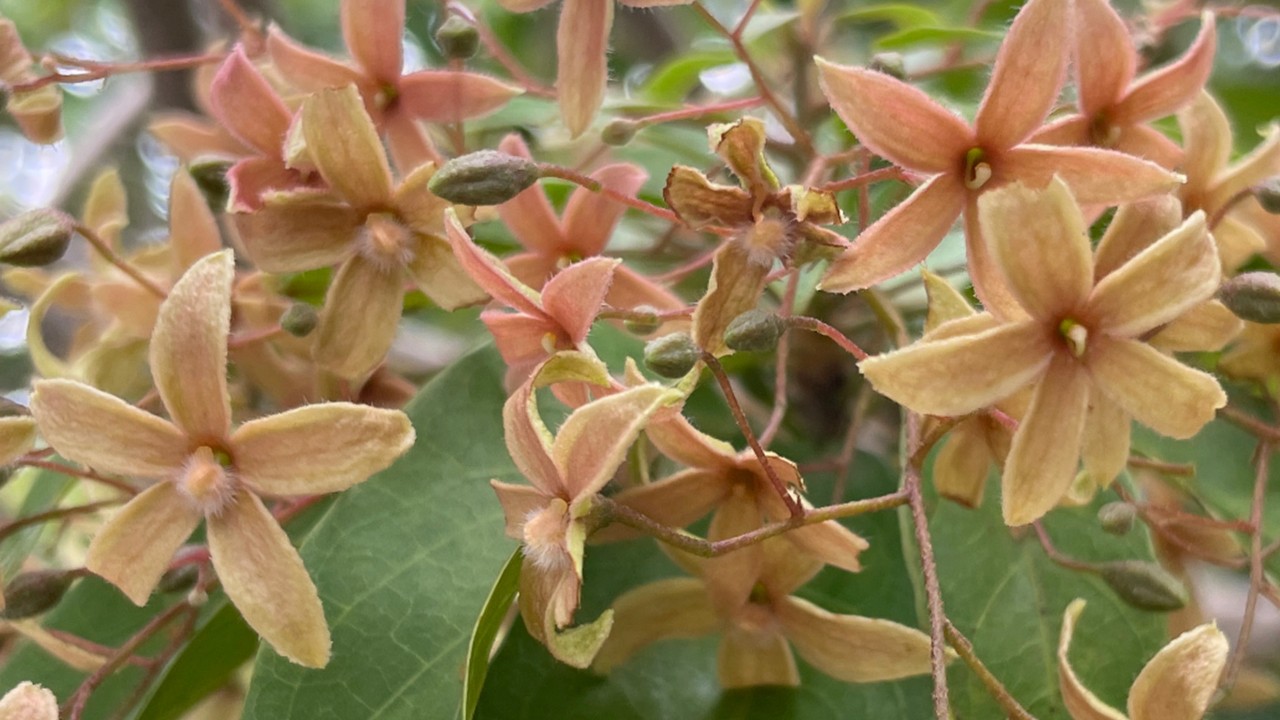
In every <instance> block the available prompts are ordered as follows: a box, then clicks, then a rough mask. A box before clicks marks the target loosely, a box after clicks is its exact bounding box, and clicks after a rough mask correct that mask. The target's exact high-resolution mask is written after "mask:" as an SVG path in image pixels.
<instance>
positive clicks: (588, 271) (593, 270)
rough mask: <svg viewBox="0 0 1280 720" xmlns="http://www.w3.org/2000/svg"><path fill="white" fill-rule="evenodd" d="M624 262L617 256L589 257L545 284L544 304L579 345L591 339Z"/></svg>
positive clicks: (562, 271)
mask: <svg viewBox="0 0 1280 720" xmlns="http://www.w3.org/2000/svg"><path fill="white" fill-rule="evenodd" d="M621 264H622V261H621V260H617V259H614V258H602V257H595V258H588V259H586V260H583V261H582V262H579V263H574V264H573V265H570V266H569V267H567V268H565V269H564V270H561V271H560V272H559V273H558V274H557V275H556V276H555V277H553V278H551V280H550V281H548V282H547V284H546V286H544V287H543V288H542V305H543V307H544V308H546V311H547V314H549V315H550V316H551V317H553V318H555V320H556V322H557V323H558V324H559V325H560V327H561V328H563V329H564V331H565V333H566V334H567V335H568V336H569V339H570V340H571V341H573V343H574V344H575V345H577V344H581V343H583V342H585V341H586V339H587V331H589V330H590V329H591V324H592V323H593V322H595V319H596V314H598V313H599V312H600V307H601V305H602V304H603V303H604V298H605V295H606V294H608V292H609V286H610V285H611V284H612V282H613V271H614V270H615V269H616V268H617V267H618V266H619V265H621Z"/></svg>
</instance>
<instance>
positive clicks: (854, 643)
mask: <svg viewBox="0 0 1280 720" xmlns="http://www.w3.org/2000/svg"><path fill="white" fill-rule="evenodd" d="M775 612H776V613H777V616H778V622H780V623H781V625H782V632H783V634H784V635H786V637H787V639H788V640H790V641H791V644H792V645H794V646H795V649H796V652H797V653H799V654H800V657H802V658H804V659H805V661H806V662H808V663H809V664H810V665H813V666H814V667H816V668H818V669H819V670H821V671H822V672H824V673H826V674H827V675H830V676H831V677H833V678H835V679H837V680H843V681H844V682H884V681H888V680H897V679H899V678H904V677H911V676H912V675H922V674H926V673H928V672H929V648H930V644H929V636H928V635H926V634H924V633H922V632H920V631H919V630H916V629H915V628H909V627H907V626H905V625H899V624H898V623H895V622H890V621H888V620H878V619H873V618H865V617H859V616H857V615H837V614H835V613H832V612H829V611H827V610H824V609H822V608H820V607H818V606H817V605H814V604H813V603H811V602H808V601H807V600H801V599H800V598H796V597H788V598H784V599H783V600H782V601H781V602H779V603H778V604H777V605H776V606H775Z"/></svg>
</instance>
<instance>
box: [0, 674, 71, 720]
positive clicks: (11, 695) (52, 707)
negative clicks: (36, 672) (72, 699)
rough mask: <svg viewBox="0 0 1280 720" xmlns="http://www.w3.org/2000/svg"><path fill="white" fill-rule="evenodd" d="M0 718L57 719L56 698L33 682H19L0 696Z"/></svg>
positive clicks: (18, 719) (10, 719) (25, 719)
mask: <svg viewBox="0 0 1280 720" xmlns="http://www.w3.org/2000/svg"><path fill="white" fill-rule="evenodd" d="M0 718H3V719H4V720H58V699H57V698H56V697H54V696H53V693H51V692H49V691H48V690H46V689H45V688H42V687H40V686H39V685H36V684H35V683H30V682H20V683H18V686H17V687H15V688H14V689H12V690H10V691H9V692H7V693H5V694H4V697H2V698H0Z"/></svg>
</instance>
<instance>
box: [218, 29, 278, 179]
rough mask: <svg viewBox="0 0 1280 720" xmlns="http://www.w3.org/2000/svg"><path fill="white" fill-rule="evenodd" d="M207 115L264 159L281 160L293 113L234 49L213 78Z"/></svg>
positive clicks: (242, 49) (247, 61)
mask: <svg viewBox="0 0 1280 720" xmlns="http://www.w3.org/2000/svg"><path fill="white" fill-rule="evenodd" d="M209 99H210V108H209V109H210V111H211V112H212V114H213V116H214V117H216V118H217V119H218V122H220V123H222V126H223V127H225V128H226V129H227V130H229V131H231V134H232V135H235V136H236V139H238V140H240V141H241V142H243V143H244V144H246V145H250V146H252V147H253V148H254V149H255V150H257V151H258V152H260V153H262V154H263V155H265V156H267V157H276V158H278V157H280V156H281V154H282V152H283V149H284V138H285V135H286V134H287V133H288V131H289V123H290V121H291V120H292V118H293V113H290V112H289V109H288V108H286V107H285V106H284V102H283V101H281V100H280V96H279V95H277V94H276V91H275V90H273V89H271V86H270V85H269V84H268V83H267V81H266V78H264V77H262V74H261V73H259V72H258V69H257V68H255V67H254V66H253V63H252V62H250V60H249V57H248V56H247V55H245V52H244V48H243V47H241V46H240V45H237V46H236V47H235V49H234V50H232V51H231V54H230V55H228V56H227V59H226V60H225V61H224V62H223V63H222V67H221V68H220V69H219V70H218V74H217V75H215V76H214V78H213V85H212V87H211V89H210V93H209Z"/></svg>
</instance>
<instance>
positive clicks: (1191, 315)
mask: <svg viewBox="0 0 1280 720" xmlns="http://www.w3.org/2000/svg"><path fill="white" fill-rule="evenodd" d="M1243 330H1244V321H1243V320H1241V319H1240V318H1238V317H1236V315H1235V313H1233V312H1231V311H1230V310H1228V309H1227V306H1226V305H1223V304H1222V303H1221V302H1220V301H1218V300H1210V301H1208V302H1203V303H1200V304H1199V305H1196V306H1195V307H1193V308H1191V309H1190V310H1188V311H1186V312H1185V313H1183V314H1182V315H1181V316H1180V317H1178V318H1175V319H1174V320H1172V321H1171V322H1170V323H1169V324H1168V325H1165V326H1164V327H1163V328H1161V329H1160V332H1158V333H1156V335H1155V336H1154V337H1152V338H1151V345H1152V346H1153V347H1157V348H1160V349H1161V350H1164V351H1165V352H1216V351H1218V350H1221V349H1222V348H1224V347H1226V345H1227V343H1229V342H1231V341H1232V340H1234V339H1235V338H1236V336H1237V335H1239V334H1240V333H1241V332H1242V331H1243Z"/></svg>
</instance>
